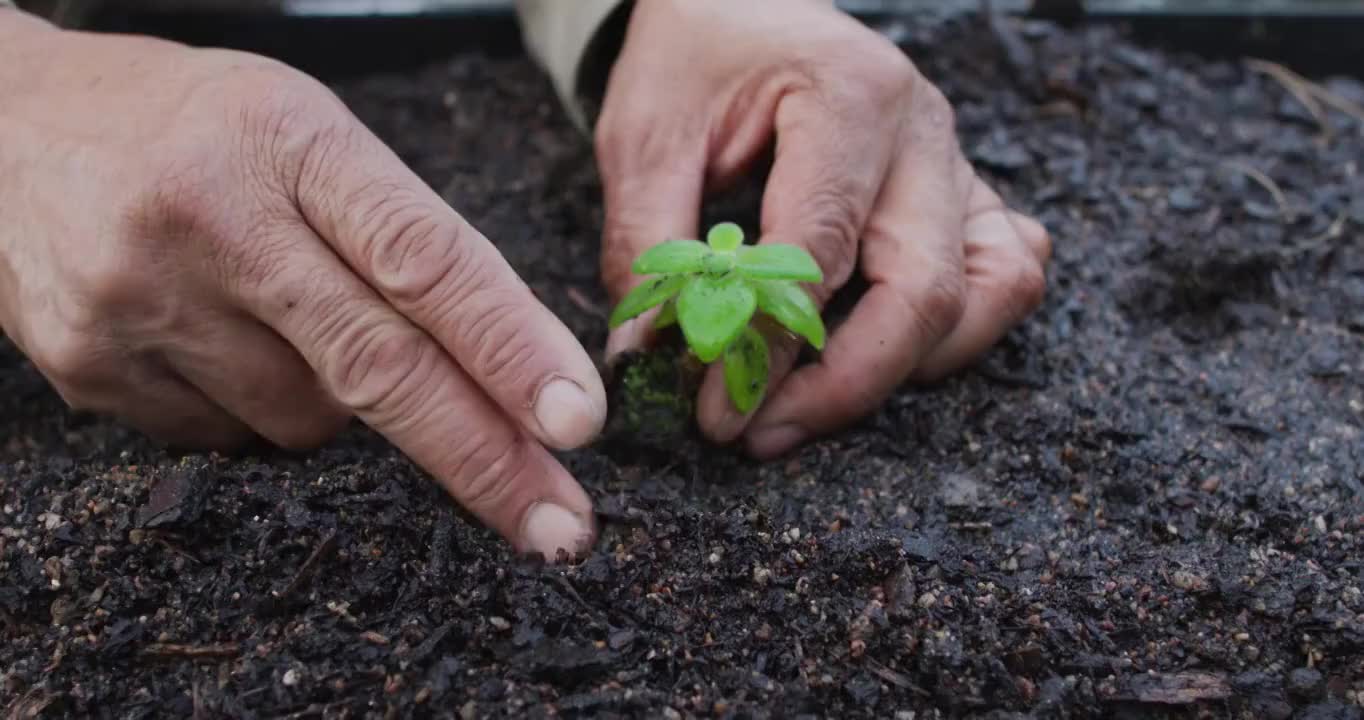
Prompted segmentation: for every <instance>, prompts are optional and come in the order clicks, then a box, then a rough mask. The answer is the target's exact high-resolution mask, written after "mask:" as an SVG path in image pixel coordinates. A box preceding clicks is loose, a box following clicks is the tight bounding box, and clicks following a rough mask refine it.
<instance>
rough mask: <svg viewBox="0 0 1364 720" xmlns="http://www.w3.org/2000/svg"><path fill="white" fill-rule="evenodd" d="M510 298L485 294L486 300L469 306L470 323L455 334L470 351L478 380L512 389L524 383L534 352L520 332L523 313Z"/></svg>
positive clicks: (489, 292)
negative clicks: (483, 379)
mask: <svg viewBox="0 0 1364 720" xmlns="http://www.w3.org/2000/svg"><path fill="white" fill-rule="evenodd" d="M509 294H510V293H504V292H500V291H495V290H488V291H486V292H485V293H484V295H486V296H488V297H487V298H486V299H484V300H480V301H478V302H475V303H471V304H472V305H473V307H472V308H471V312H469V313H467V315H466V317H468V318H469V320H468V321H467V322H466V323H465V324H464V325H463V326H462V327H461V328H459V330H458V331H457V332H458V334H459V336H460V337H462V338H464V340H465V343H466V345H467V346H468V347H471V348H473V358H474V360H473V364H474V367H475V368H476V369H477V370H476V372H477V373H478V374H479V375H480V376H481V377H483V378H486V379H487V380H488V381H490V382H492V383H494V384H497V385H502V386H509V387H515V386H517V385H518V384H520V383H522V381H524V380H526V379H527V376H528V375H529V374H530V372H531V367H532V366H533V365H534V360H535V356H536V352H535V346H534V345H533V344H531V343H530V342H529V338H527V337H525V333H524V332H522V329H523V328H524V327H525V322H523V321H524V319H525V318H524V310H523V309H522V307H521V306H520V305H519V304H518V303H517V302H516V300H515V299H514V298H511V297H508V296H507V295H509Z"/></svg>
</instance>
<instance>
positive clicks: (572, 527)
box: [521, 502, 592, 562]
mask: <svg viewBox="0 0 1364 720" xmlns="http://www.w3.org/2000/svg"><path fill="white" fill-rule="evenodd" d="M521 538H522V543H523V544H524V545H525V546H526V547H527V548H529V549H531V550H534V551H535V552H538V553H540V554H541V555H543V556H544V557H545V559H546V560H548V561H549V562H554V561H555V560H556V559H557V558H558V556H559V551H560V550H563V551H564V552H565V553H567V554H568V556H569V557H573V556H574V555H577V554H578V553H580V552H582V551H583V550H586V549H587V545H588V543H590V542H592V530H591V528H590V527H588V525H587V523H585V522H583V520H582V518H580V517H578V516H577V515H575V514H573V513H572V512H570V511H569V510H567V509H565V508H564V507H562V506H560V505H555V504H554V503H551V502H542V503H537V504H536V505H534V506H532V507H531V509H530V511H529V512H527V513H526V522H525V527H524V528H523V529H522V530H521Z"/></svg>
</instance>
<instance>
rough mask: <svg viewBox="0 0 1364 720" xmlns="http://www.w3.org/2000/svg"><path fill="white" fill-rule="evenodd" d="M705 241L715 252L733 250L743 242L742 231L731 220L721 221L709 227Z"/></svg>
mask: <svg viewBox="0 0 1364 720" xmlns="http://www.w3.org/2000/svg"><path fill="white" fill-rule="evenodd" d="M706 242H707V243H710V246H711V248H713V249H714V250H715V251H716V252H734V249H735V248H737V247H739V246H740V245H743V244H744V231H743V228H740V227H739V226H738V225H735V224H734V223H732V222H723V223H720V224H718V225H716V226H715V227H713V228H711V229H710V232H709V233H707V234H706Z"/></svg>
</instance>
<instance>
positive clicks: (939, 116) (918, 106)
mask: <svg viewBox="0 0 1364 720" xmlns="http://www.w3.org/2000/svg"><path fill="white" fill-rule="evenodd" d="M911 98H912V102H913V107H914V109H915V111H914V129H915V132H917V133H923V134H925V135H927V136H930V137H945V136H954V135H955V134H956V131H957V110H956V108H955V107H953V105H952V101H950V100H948V99H947V96H946V95H944V94H943V91H942V90H941V89H939V88H938V86H937V85H934V84H933V83H931V82H928V81H927V80H920V81H918V82H916V83H915V84H914V90H913V94H912V95H911ZM952 146H953V147H956V146H955V144H952Z"/></svg>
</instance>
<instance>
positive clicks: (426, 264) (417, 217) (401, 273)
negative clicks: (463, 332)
mask: <svg viewBox="0 0 1364 720" xmlns="http://www.w3.org/2000/svg"><path fill="white" fill-rule="evenodd" d="M367 195H369V196H371V197H379V198H381V199H380V200H378V201H377V202H372V203H370V205H369V207H368V208H366V209H365V210H363V211H361V212H360V214H359V215H358V216H357V228H358V234H359V236H360V237H361V238H363V239H364V240H363V241H362V242H363V247H362V250H361V252H362V253H363V257H364V258H365V260H366V262H368V264H369V266H370V270H371V274H372V276H373V279H374V282H375V284H376V285H377V287H376V289H377V290H378V291H379V292H380V293H381V294H383V295H384V296H385V297H387V298H389V299H390V300H391V301H392V302H394V303H395V304H398V305H401V306H407V307H411V306H416V305H425V306H429V305H431V304H433V303H435V302H438V301H439V300H441V299H442V298H441V295H442V294H443V293H447V294H448V293H452V292H458V291H459V290H460V289H461V288H463V287H465V286H467V285H469V284H470V283H476V282H477V276H478V274H479V271H480V268H478V267H477V263H474V262H473V255H474V253H473V252H472V248H471V247H470V243H469V242H468V238H467V235H468V232H469V230H470V228H469V227H468V226H467V225H466V224H465V223H464V222H462V221H460V220H455V221H453V222H449V221H446V220H445V219H443V218H442V217H440V216H439V215H437V214H436V213H433V212H431V210H430V208H428V207H427V206H426V203H424V202H423V201H421V200H419V199H417V198H414V197H412V196H411V193H409V192H406V191H402V190H398V189H396V188H393V189H391V191H386V192H379V193H372V194H370V193H367ZM352 206H353V207H363V205H361V204H360V203H359V200H358V198H357V202H356V203H354V204H353V205H352Z"/></svg>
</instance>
